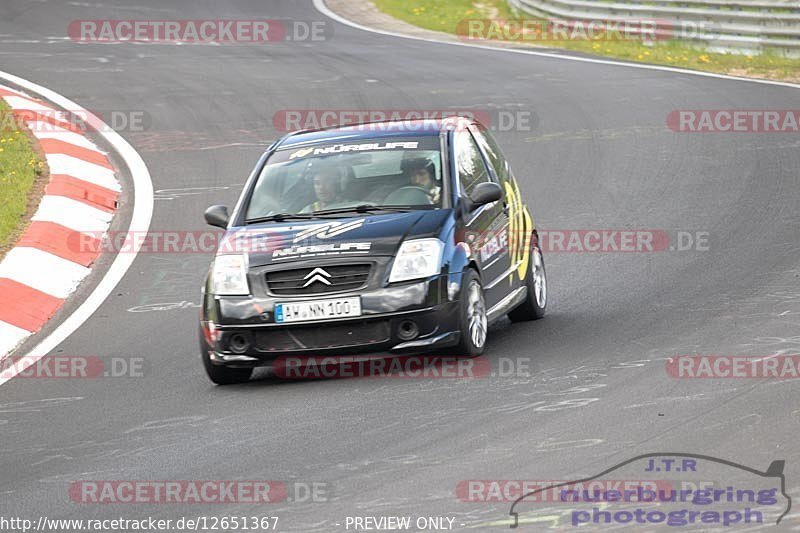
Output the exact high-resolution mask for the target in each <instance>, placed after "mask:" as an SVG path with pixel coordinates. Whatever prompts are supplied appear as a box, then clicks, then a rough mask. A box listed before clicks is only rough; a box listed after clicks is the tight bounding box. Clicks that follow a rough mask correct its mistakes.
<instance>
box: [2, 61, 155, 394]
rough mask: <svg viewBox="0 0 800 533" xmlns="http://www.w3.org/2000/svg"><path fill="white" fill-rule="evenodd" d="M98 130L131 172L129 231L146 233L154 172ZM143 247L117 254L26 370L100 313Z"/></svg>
mask: <svg viewBox="0 0 800 533" xmlns="http://www.w3.org/2000/svg"><path fill="white" fill-rule="evenodd" d="M0 78H3V79H5V80H7V81H9V82H11V83H13V84H15V85H17V86H19V87H22V88H23V89H25V90H26V91H29V92H31V93H35V94H36V95H38V96H40V97H42V98H44V99H46V100H49V101H50V102H53V103H54V104H56V105H58V106H60V107H62V108H64V109H75V110H80V109H83V108H82V107H81V106H79V105H78V104H76V103H75V102H73V101H72V100H70V99H68V98H65V97H64V96H61V95H60V94H58V93H56V92H54V91H51V90H50V89H47V88H46V87H42V86H41V85H38V84H36V83H33V82H30V81H28V80H26V79H23V78H20V77H19V76H14V75H13V74H9V73H7V72H3V71H0ZM84 111H85V110H84ZM98 129H99V130H100V131H99V132H98V135H100V136H102V137H103V138H104V139H105V140H106V141H107V142H108V143H109V144H110V145H111V146H112V147H113V148H114V150H115V151H116V152H117V154H119V156H120V157H121V158H122V159H123V161H124V162H125V164H126V166H127V167H128V169H129V170H130V173H131V178H132V180H133V189H134V190H133V214H132V216H131V223H130V226H129V227H128V231H129V232H133V233H146V232H147V231H148V229H149V227H150V220H151V219H152V216H153V183H152V181H151V179H150V172H149V171H148V170H147V165H145V163H144V160H143V159H142V157H141V156H140V155H139V154H138V153H137V152H136V150H134V148H133V147H132V146H131V145H130V144H128V142H127V141H126V140H125V139H124V138H123V137H122V136H121V135H120V134H119V133H117V132H115V131H113V130H111V128H109V127H108V126H107V125H105V124H98ZM134 240H136V239H134ZM141 245H142V243H141V241H139V242H134V243H133V246H132V248H131V251H130V252H129V253H124V254H117V256H116V257H115V258H114V262H113V263H112V264H111V266H110V267H109V269H108V271H107V272H106V273H105V275H104V276H103V279H102V280H100V283H98V284H97V286H96V287H95V288H94V291H92V293H91V294H90V295H89V296H88V297H87V298H86V300H84V301H83V303H81V304H80V306H78V308H77V309H76V310H75V311H73V312H72V314H71V315H70V316H69V317H68V318H67V319H66V320H64V321H63V322H62V323H61V324H59V325H58V327H56V329H55V330H54V331H53V332H52V333H50V335H48V336H47V337H45V338H44V339H43V340H41V341H40V342H39V343H38V344H37V345H36V346H34V347H33V348H32V349H31V350H30V351H29V352H28V353H27V354H25V356H24V357H25V361H26V366H25V368H27V366H30V365H32V364H34V363H36V361H38V360H39V359H41V358H42V357H45V356H46V355H47V354H48V353H49V352H50V351H52V350H53V349H54V348H56V347H57V346H58V345H59V344H61V343H62V342H63V341H64V340H65V339H66V338H67V337H69V336H70V335H71V334H72V333H73V332H74V331H75V330H77V329H78V328H79V327H80V326H81V325H82V324H83V323H84V322H86V321H87V320H88V319H89V317H91V316H92V314H94V312H95V311H97V309H98V308H99V307H100V306H101V305H102V303H103V302H104V301H105V299H106V298H107V297H108V295H109V294H111V291H113V290H114V287H116V286H117V284H118V283H119V282H120V280H122V278H123V277H124V276H125V273H126V272H127V271H128V269H129V268H130V266H131V265H132V264H133V261H134V260H135V259H136V256H137V255H138V253H139V250H140V249H141ZM21 366H22V365H18V366H16V367H15V370H14V372H12V373H10V375H4V376H3V377H2V378H0V385H2V384H3V383H5V382H6V381H8V380H10V379H12V378H13V377H14V376H16V375H18V374H19V373H20V372H22V371H23V370H24V369H25V368H21Z"/></svg>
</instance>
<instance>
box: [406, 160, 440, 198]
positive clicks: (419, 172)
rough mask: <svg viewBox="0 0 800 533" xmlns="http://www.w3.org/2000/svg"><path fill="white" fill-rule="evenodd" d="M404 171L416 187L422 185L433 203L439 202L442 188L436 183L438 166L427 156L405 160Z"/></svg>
mask: <svg viewBox="0 0 800 533" xmlns="http://www.w3.org/2000/svg"><path fill="white" fill-rule="evenodd" d="M403 167H404V168H403V171H404V173H405V175H406V176H407V177H408V180H409V182H410V183H411V185H412V186H414V187H420V188H422V189H424V190H425V192H426V193H428V197H430V199H431V203H433V204H436V203H439V194H440V192H441V190H442V188H441V187H440V186H439V185H437V184H436V178H435V175H436V166H435V165H434V164H433V161H431V160H430V159H428V158H427V157H418V158H414V159H408V160H406V161H403Z"/></svg>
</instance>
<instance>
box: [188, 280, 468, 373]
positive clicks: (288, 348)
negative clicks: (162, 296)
mask: <svg viewBox="0 0 800 533" xmlns="http://www.w3.org/2000/svg"><path fill="white" fill-rule="evenodd" d="M451 281H452V280H451ZM447 283H448V277H447V276H436V277H433V278H430V279H427V280H424V281H420V282H415V283H407V284H402V285H396V286H391V287H384V288H380V289H374V290H362V291H358V292H351V293H341V294H337V295H331V294H326V295H325V298H331V297H342V298H345V297H350V296H360V297H361V308H362V315H361V316H359V317H352V318H346V319H336V320H323V321H315V322H293V323H290V324H285V323H275V322H274V314H273V312H274V308H275V304H276V303H278V302H290V301H299V300H308V299H309V298H307V297H306V298H286V297H281V298H279V297H269V298H257V297H236V298H234V297H226V298H220V297H214V296H213V295H209V294H206V295H205V296H204V303H203V310H202V317H201V336H200V344H201V349H202V350H204V351H205V353H207V354H208V356H209V359H210V361H211V362H212V363H213V364H218V365H225V366H230V367H256V366H270V365H271V364H272V363H273V362H274V360H275V359H277V358H278V357H281V356H285V355H308V356H316V355H355V354H366V353H380V352H388V353H394V354H398V353H419V352H425V351H431V350H436V349H440V348H445V347H448V346H453V345H455V344H457V343H458V341H459V340H460V338H459V337H460V328H459V304H458V301H457V300H451V299H450V298H449V297H448V290H447ZM450 294H452V291H451V292H450ZM409 324H413V328H412V330H413V329H416V334H415V335H413V336H410V334H409V327H410V326H409ZM212 325H213V326H212Z"/></svg>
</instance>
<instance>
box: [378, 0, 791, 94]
mask: <svg viewBox="0 0 800 533" xmlns="http://www.w3.org/2000/svg"><path fill="white" fill-rule="evenodd" d="M373 1H374V2H375V4H376V6H377V7H378V9H380V10H381V11H383V12H384V13H386V14H388V15H392V16H393V17H395V18H398V19H400V20H403V21H405V22H408V23H411V24H414V25H415V26H419V27H421V28H426V29H429V30H435V31H441V32H445V33H452V34H454V33H457V27H458V24H459V22H460V21H464V20H468V19H484V20H485V19H491V20H493V21H520V20H522V19H525V20H527V21H531V20H537V19H535V17H533V16H531V15H526V14H522V13H517V12H515V11H514V10H512V9H511V8H510V7H509V5H508V4H507V2H506V1H505V0H483V1H473V0H411V1H408V0H373ZM463 24H464V23H462V27H461V33H462V34H463V32H464V26H463ZM476 42H480V41H476ZM509 42H511V43H525V42H528V43H530V44H539V45H542V46H548V47H553V48H562V49H566V50H574V51H577V52H586V53H589V54H594V55H598V56H604V57H610V58H614V59H622V60H626V61H634V62H641V63H650V64H656V65H668V66H674V67H681V68H689V69H696V70H703V71H707V72H718V73H725V74H732V75H737V76H751V77H759V78H769V79H779V80H791V81H800V58H790V57H785V56H783V55H782V54H780V53H778V52H765V53H762V54H758V55H744V54H726V53H715V52H709V51H707V50H705V49H703V48H699V47H697V46H693V45H691V44H688V43H685V42H678V41H671V40H670V41H660V42H656V43H654V44H646V43H642V42H637V41H632V40H617V41H611V40H597V41H591V40H569V41H536V40H533V39H523V40H518V41H509Z"/></svg>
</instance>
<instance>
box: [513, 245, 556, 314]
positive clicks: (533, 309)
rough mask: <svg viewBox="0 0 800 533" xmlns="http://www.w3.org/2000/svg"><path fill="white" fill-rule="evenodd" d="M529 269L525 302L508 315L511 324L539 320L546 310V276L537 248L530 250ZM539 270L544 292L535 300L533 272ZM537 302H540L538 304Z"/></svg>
mask: <svg viewBox="0 0 800 533" xmlns="http://www.w3.org/2000/svg"><path fill="white" fill-rule="evenodd" d="M529 262H530V268H528V271H527V272H526V273H525V285H526V286H527V287H528V294H527V297H526V298H525V301H524V302H522V303H521V304H519V305H518V306H517V307H515V308H514V309H512V310H511V311H510V312H509V313H508V318H509V319H510V320H511V321H512V322H524V321H527V320H539V319H540V318H542V317H543V316H544V313H545V310H546V309H547V274H546V272H545V268H544V257H543V256H542V251H541V250H540V249H539V247H537V246H534V247H533V249H532V250H531V258H530V261H529ZM538 268H541V279H542V280H543V285H544V290H543V293H540V295H539V296H540V298H537V287H536V283H535V274H534V270H537V269H538ZM539 300H542V301H541V302H539Z"/></svg>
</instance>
